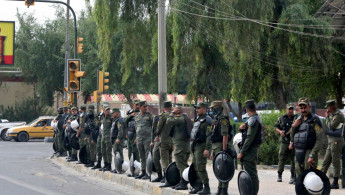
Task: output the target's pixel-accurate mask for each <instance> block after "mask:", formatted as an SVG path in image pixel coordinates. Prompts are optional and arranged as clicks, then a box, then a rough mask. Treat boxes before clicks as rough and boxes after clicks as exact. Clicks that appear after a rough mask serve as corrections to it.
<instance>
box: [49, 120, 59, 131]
mask: <svg viewBox="0 0 345 195" xmlns="http://www.w3.org/2000/svg"><path fill="white" fill-rule="evenodd" d="M57 125H58V122H57V121H56V122H54V121H52V122H51V124H50V126H51V127H52V128H53V129H54V130H56V129H57Z"/></svg>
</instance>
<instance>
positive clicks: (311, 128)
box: [289, 98, 323, 177]
mask: <svg viewBox="0 0 345 195" xmlns="http://www.w3.org/2000/svg"><path fill="white" fill-rule="evenodd" d="M298 106H299V108H300V110H301V115H300V116H299V117H298V118H297V119H296V120H295V122H294V123H293V124H292V131H291V135H290V139H291V141H290V145H289V149H293V148H294V149H295V156H296V158H295V160H296V162H295V163H296V177H298V176H299V174H301V173H302V171H304V170H307V169H308V168H309V167H310V166H312V167H315V168H316V166H317V162H318V155H319V151H320V148H321V146H322V134H323V129H322V122H321V120H320V118H319V117H318V116H316V115H314V114H312V113H311V112H310V110H311V105H310V103H309V99H308V98H300V99H299V100H298ZM295 141H296V142H295Z"/></svg>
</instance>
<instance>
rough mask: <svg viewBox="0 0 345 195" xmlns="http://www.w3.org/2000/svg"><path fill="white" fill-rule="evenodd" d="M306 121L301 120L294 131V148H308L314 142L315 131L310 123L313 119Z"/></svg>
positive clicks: (311, 146) (312, 145)
mask: <svg viewBox="0 0 345 195" xmlns="http://www.w3.org/2000/svg"><path fill="white" fill-rule="evenodd" d="M308 121H310V122H308ZM308 121H305V122H303V123H302V124H301V125H300V126H299V127H298V131H297V132H296V133H295V136H294V146H295V148H296V149H301V150H310V149H312V148H313V147H314V145H315V143H316V132H315V129H314V125H313V124H312V123H311V122H312V121H313V120H308Z"/></svg>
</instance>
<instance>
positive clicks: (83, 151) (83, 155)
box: [79, 145, 89, 164]
mask: <svg viewBox="0 0 345 195" xmlns="http://www.w3.org/2000/svg"><path fill="white" fill-rule="evenodd" d="M79 160H80V162H82V163H83V164H88V163H89V157H88V156H87V150H86V145H85V146H83V147H82V148H81V149H80V151H79Z"/></svg>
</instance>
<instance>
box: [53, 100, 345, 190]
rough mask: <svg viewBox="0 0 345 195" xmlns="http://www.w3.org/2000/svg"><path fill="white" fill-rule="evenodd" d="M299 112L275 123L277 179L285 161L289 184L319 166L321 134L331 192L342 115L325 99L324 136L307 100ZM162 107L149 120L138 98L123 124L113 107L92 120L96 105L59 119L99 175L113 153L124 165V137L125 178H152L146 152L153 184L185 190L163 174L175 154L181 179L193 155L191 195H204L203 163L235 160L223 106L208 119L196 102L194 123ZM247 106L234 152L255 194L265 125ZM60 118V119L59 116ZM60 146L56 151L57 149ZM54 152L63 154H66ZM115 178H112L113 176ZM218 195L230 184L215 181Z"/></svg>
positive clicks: (291, 108) (291, 112)
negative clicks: (221, 156)
mask: <svg viewBox="0 0 345 195" xmlns="http://www.w3.org/2000/svg"><path fill="white" fill-rule="evenodd" d="M297 106H298V109H299V110H300V113H299V114H297V115H294V106H293V105H292V104H288V105H287V113H286V114H285V115H284V116H282V117H280V118H279V119H278V121H277V123H276V125H275V127H276V131H277V132H278V133H279V134H280V141H281V144H280V150H279V166H278V181H279V182H280V181H281V180H282V179H281V176H282V172H283V171H284V163H285V160H286V159H287V158H288V156H290V158H291V160H292V162H295V165H294V163H293V164H292V168H291V173H292V174H291V180H290V183H294V181H295V178H296V177H298V176H299V174H301V172H303V171H304V170H307V169H309V168H310V167H316V165H317V161H318V159H317V158H318V153H319V151H320V147H321V144H322V143H321V142H322V134H323V133H326V134H327V135H328V140H329V143H328V144H329V146H328V148H327V152H326V156H325V160H324V163H323V166H322V171H324V172H327V170H328V168H329V166H330V164H331V162H332V163H333V166H334V168H335V178H334V182H333V183H332V188H339V187H338V177H339V173H340V153H339V152H341V149H342V147H343V145H344V140H343V138H342V137H341V138H340V136H338V134H337V133H338V129H339V128H340V127H339V126H341V125H342V123H343V122H344V116H343V115H342V113H341V112H340V111H339V110H338V109H337V108H336V105H335V101H328V102H327V113H326V116H327V117H326V126H327V127H328V128H329V129H328V130H324V129H323V126H322V122H321V120H320V119H319V117H318V116H316V115H314V114H312V113H311V105H310V102H309V99H308V98H300V99H299V101H298V104H297ZM162 107H163V112H162V113H161V114H160V115H159V116H153V115H152V114H151V113H149V112H148V111H147V109H148V105H147V102H146V101H138V100H135V101H134V104H133V109H132V110H131V111H129V112H128V113H127V116H126V118H125V119H123V118H122V117H121V114H120V111H119V109H116V108H114V109H112V110H111V109H110V107H109V106H108V105H105V106H103V113H102V114H101V115H100V116H96V115H95V114H94V108H93V105H90V106H89V107H88V114H86V113H85V110H86V106H81V108H80V112H81V114H80V116H79V118H78V115H77V110H76V108H72V109H71V115H70V116H67V117H66V118H65V119H64V123H63V131H64V132H65V134H69V136H70V137H71V134H76V136H75V137H77V138H79V144H80V146H81V147H82V146H83V144H84V145H86V146H87V147H86V148H87V153H88V160H89V161H88V164H87V165H86V166H87V167H92V168H93V169H97V168H100V170H103V171H111V164H112V156H113V155H112V150H113V151H114V154H116V153H119V155H120V156H121V159H122V160H123V159H124V157H123V147H124V140H125V139H127V143H128V145H127V147H128V159H130V158H131V157H132V158H133V159H134V160H136V161H138V162H141V174H139V175H137V176H135V175H133V174H129V175H128V176H129V177H133V176H135V178H136V179H149V178H150V177H149V175H148V174H147V173H146V160H147V157H148V156H149V155H148V154H149V153H150V152H151V153H152V156H153V163H154V166H155V167H156V171H157V174H158V177H157V178H156V179H155V180H153V181H152V182H162V183H164V184H163V185H161V186H160V187H172V188H173V189H175V190H186V189H187V184H188V182H187V181H186V180H185V179H184V178H183V177H181V180H180V182H179V183H178V184H177V185H175V186H171V184H170V183H169V182H167V178H166V174H165V173H166V171H167V168H168V166H169V164H170V163H171V162H172V154H173V155H174V157H175V162H176V166H177V169H178V171H179V173H180V175H182V174H183V171H184V170H185V169H186V168H188V159H189V156H190V154H192V165H193V168H194V170H195V172H196V175H197V182H196V183H198V185H194V186H193V188H192V189H191V191H190V192H189V193H190V194H209V193H210V187H209V178H208V173H207V171H206V162H207V159H208V158H210V159H212V158H213V157H214V156H215V155H216V154H217V153H219V152H221V151H225V152H227V153H229V154H232V157H233V158H236V156H234V155H233V153H232V152H231V151H232V144H231V143H232V142H231V140H232V137H233V134H232V128H231V125H230V122H229V118H228V117H227V116H225V115H224V114H223V102H222V101H214V102H212V104H211V106H210V108H211V110H212V113H213V118H211V117H210V116H208V115H207V111H208V105H207V104H206V103H203V102H200V103H198V104H197V105H196V106H195V109H196V114H197V117H196V119H195V121H194V123H193V124H192V122H191V120H190V119H189V118H188V116H187V115H185V114H183V112H182V108H181V107H175V108H174V107H172V103H171V102H169V101H167V102H164V103H163V106H162ZM245 108H246V112H247V113H248V115H249V118H248V120H247V122H246V123H243V124H242V125H240V127H239V131H240V132H241V133H242V141H241V147H240V150H239V151H238V152H237V159H238V160H240V161H241V163H242V164H243V166H244V169H245V170H246V171H247V172H248V174H249V176H250V178H251V180H252V188H253V194H257V193H258V191H259V178H258V174H257V169H256V165H257V159H258V152H259V148H260V144H261V143H262V137H263V127H264V126H263V123H262V120H261V118H260V116H259V115H258V114H257V113H256V106H255V102H254V100H247V101H246V102H245ZM65 115H66V113H65ZM67 115H68V114H67ZM90 119H91V120H90ZM57 120H59V116H58V117H57ZM73 120H79V121H78V123H79V124H80V125H79V127H78V130H77V132H76V133H75V132H72V133H71V132H67V131H68V129H71V128H68V127H69V126H72V123H73V122H72V121H73ZM59 121H60V120H59ZM90 124H92V125H90ZM97 128H99V131H98V132H99V134H97V133H96V135H97V136H94V134H93V132H97ZM59 129H60V128H58V131H59ZM87 129H92V130H91V133H87V131H86V130H87ZM60 134H62V133H60V131H59V132H57V134H56V135H57V136H59V135H60ZM341 136H342V135H341ZM58 140H60V139H58ZM60 142H61V141H60ZM58 145H59V144H58ZM58 148H59V151H61V147H58ZM173 152H174V153H173ZM59 154H63V152H60V153H59ZM76 154H77V150H74V149H72V150H71V151H70V158H69V159H68V160H69V161H75V160H77V157H76ZM96 156H97V158H96ZM114 156H115V155H114ZM102 159H103V162H104V166H103V167H101V161H102ZM95 162H97V164H96V165H94V163H95ZM295 167H296V168H295ZM112 172H114V173H116V170H113V171H112ZM216 194H228V182H220V181H219V184H218V191H217V193H216Z"/></svg>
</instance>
